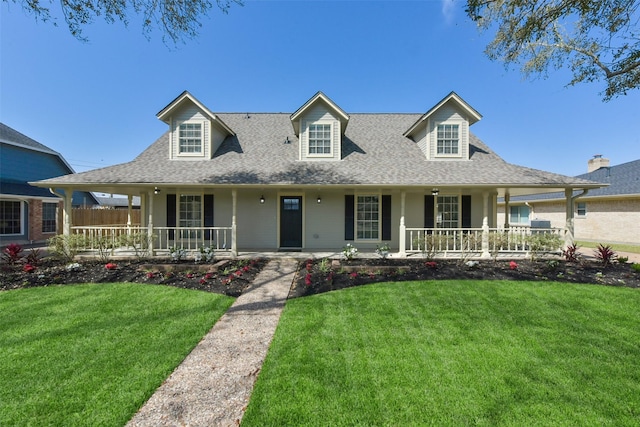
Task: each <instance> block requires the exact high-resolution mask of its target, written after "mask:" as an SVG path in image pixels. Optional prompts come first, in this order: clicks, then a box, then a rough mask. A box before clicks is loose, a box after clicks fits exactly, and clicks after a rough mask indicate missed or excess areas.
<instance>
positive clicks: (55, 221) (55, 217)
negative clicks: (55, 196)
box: [40, 202, 58, 234]
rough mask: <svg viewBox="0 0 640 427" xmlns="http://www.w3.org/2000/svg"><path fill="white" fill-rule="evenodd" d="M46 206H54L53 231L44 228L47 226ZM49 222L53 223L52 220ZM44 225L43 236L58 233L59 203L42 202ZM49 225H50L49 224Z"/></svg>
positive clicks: (42, 226) (42, 225)
mask: <svg viewBox="0 0 640 427" xmlns="http://www.w3.org/2000/svg"><path fill="white" fill-rule="evenodd" d="M45 205H53V211H54V213H53V230H51V231H50V230H45V229H44V226H45V217H44V206H45ZM47 221H51V219H47ZM41 222H42V224H41V227H40V228H41V231H42V234H55V233H57V231H58V203H57V202H42V221H41ZM47 224H49V223H47Z"/></svg>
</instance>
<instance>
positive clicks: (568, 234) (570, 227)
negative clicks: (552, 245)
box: [564, 188, 575, 248]
mask: <svg viewBox="0 0 640 427" xmlns="http://www.w3.org/2000/svg"><path fill="white" fill-rule="evenodd" d="M572 196H573V189H571V188H565V189H564V197H565V199H566V203H565V208H566V213H565V225H564V247H565V248H567V247H568V246H571V245H573V243H574V242H575V240H574V224H573V210H574V209H573V201H574V198H573V197H572Z"/></svg>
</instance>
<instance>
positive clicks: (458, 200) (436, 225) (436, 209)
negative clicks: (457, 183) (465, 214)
mask: <svg viewBox="0 0 640 427" xmlns="http://www.w3.org/2000/svg"><path fill="white" fill-rule="evenodd" d="M441 197H455V198H456V203H457V205H458V212H457V213H458V220H457V222H458V224H457V225H456V226H455V227H442V226H441V225H440V224H442V222H443V221H438V218H439V208H440V198H441ZM433 211H434V212H433V214H434V215H433V228H436V229H439V230H447V229H449V230H450V229H452V228H453V229H456V228H461V227H462V195H461V194H459V193H452V194H438V195H437V196H436V197H435V203H434V206H433Z"/></svg>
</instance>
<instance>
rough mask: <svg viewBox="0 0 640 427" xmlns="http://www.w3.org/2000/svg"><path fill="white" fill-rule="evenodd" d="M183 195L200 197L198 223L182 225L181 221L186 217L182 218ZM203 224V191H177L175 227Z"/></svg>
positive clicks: (199, 226) (190, 226)
mask: <svg viewBox="0 0 640 427" xmlns="http://www.w3.org/2000/svg"><path fill="white" fill-rule="evenodd" d="M184 196H197V197H199V198H200V225H182V221H185V220H186V219H184V218H182V210H181V209H180V208H181V204H182V200H181V199H182V197H184ZM203 224H204V194H203V193H190V192H178V193H177V194H176V227H177V228H194V227H195V228H202V227H203Z"/></svg>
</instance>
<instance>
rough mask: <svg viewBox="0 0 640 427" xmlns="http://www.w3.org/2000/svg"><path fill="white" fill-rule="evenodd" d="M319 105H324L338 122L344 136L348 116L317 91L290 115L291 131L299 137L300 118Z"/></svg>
mask: <svg viewBox="0 0 640 427" xmlns="http://www.w3.org/2000/svg"><path fill="white" fill-rule="evenodd" d="M320 103H321V104H324V105H325V106H326V107H327V108H328V110H329V111H330V112H331V113H333V115H334V116H335V117H336V118H338V119H339V120H340V125H341V126H340V128H341V132H342V133H343V134H344V132H345V130H346V129H347V124H348V123H349V115H348V114H347V113H345V112H344V110H343V109H342V108H340V107H338V105H337V104H336V103H335V102H333V101H332V100H331V99H329V97H328V96H326V95H325V94H324V93H322V92H320V91H318V93H316V94H315V95H313V96H312V97H311V98H310V99H309V100H308V101H307V102H305V103H304V105H303V106H302V107H300V108H298V110H296V112H295V113H293V114H292V115H291V123H292V124H293V130H294V133H295V135H296V136H299V135H300V118H302V117H303V116H304V115H305V113H307V112H308V111H309V110H310V109H311V108H313V107H314V106H315V105H317V104H320Z"/></svg>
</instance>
